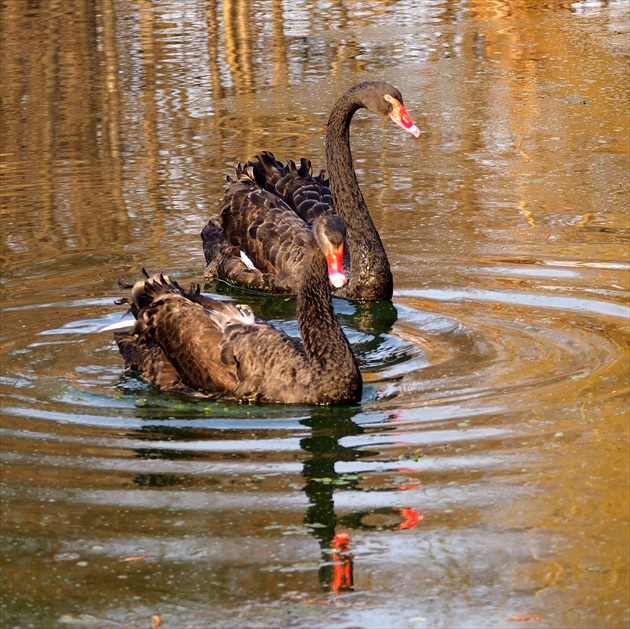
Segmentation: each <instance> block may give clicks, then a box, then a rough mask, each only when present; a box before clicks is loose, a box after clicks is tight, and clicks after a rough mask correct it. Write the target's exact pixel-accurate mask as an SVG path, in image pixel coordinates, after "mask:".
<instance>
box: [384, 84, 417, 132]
mask: <svg viewBox="0 0 630 629" xmlns="http://www.w3.org/2000/svg"><path fill="white" fill-rule="evenodd" d="M383 98H384V99H385V100H386V101H387V102H388V103H389V104H390V106H391V109H390V111H389V113H388V115H389V117H390V118H391V120H392V122H393V123H394V124H397V125H398V126H399V127H400V128H401V129H404V130H405V131H406V132H407V133H411V135H413V136H414V137H416V138H417V137H418V136H419V135H420V129H418V127H416V125H415V124H414V122H413V120H412V119H411V116H410V115H409V112H408V111H407V108H406V107H405V106H404V105H403V103H402V96H401V97H400V99H398V98H396V97H395V96H393V95H392V94H384V95H383Z"/></svg>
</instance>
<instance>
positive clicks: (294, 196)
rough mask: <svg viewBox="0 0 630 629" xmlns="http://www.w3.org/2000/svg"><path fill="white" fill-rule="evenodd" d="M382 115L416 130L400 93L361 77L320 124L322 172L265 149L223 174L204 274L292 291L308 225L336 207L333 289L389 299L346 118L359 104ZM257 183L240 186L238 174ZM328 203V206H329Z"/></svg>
mask: <svg viewBox="0 0 630 629" xmlns="http://www.w3.org/2000/svg"><path fill="white" fill-rule="evenodd" d="M363 107H365V108H367V109H369V110H370V111H372V112H374V113H377V114H381V115H383V116H389V117H390V118H391V119H392V120H393V121H394V122H395V123H396V124H397V125H398V126H400V127H401V128H402V129H404V130H405V131H407V132H409V133H411V134H412V135H414V136H416V137H417V136H418V135H420V131H419V129H418V127H416V125H415V124H414V123H413V121H412V120H411V118H410V117H409V114H408V113H407V110H406V109H405V106H404V105H403V100H402V96H401V94H400V92H399V91H398V90H397V89H396V88H395V87H392V86H391V85H389V83H385V82H384V81H370V82H366V83H361V84H360V85H357V86H355V87H353V88H351V89H350V90H348V91H347V92H345V93H344V94H343V95H342V96H341V97H340V98H339V100H338V101H337V102H336V103H335V106H334V107H333V110H332V113H331V114H330V118H329V120H328V126H327V128H326V159H327V162H328V175H329V177H330V188H329V187H328V179H326V178H325V176H324V175H323V173H322V174H321V175H318V176H313V175H312V172H311V164H310V162H309V161H308V160H306V159H302V160H301V163H300V167H299V168H298V167H296V165H295V163H293V162H291V161H289V162H287V166H283V165H282V164H280V163H279V162H278V161H276V159H275V157H274V156H273V154H272V153H269V152H264V153H261V154H260V155H257V156H256V158H255V159H254V160H252V161H250V162H248V163H246V164H245V165H241V164H239V165H238V166H237V168H236V177H233V178H232V177H230V178H228V181H229V184H228V186H227V188H226V191H225V195H224V197H223V201H222V203H221V211H220V220H214V219H211V220H210V221H209V222H208V224H207V225H206V227H205V228H204V229H203V231H202V233H201V239H202V241H203V248H204V254H205V257H206V262H207V268H206V275H207V277H208V278H209V279H212V278H213V277H215V276H216V277H218V278H219V279H223V280H225V281H227V282H229V283H231V284H235V285H238V286H244V287H248V288H252V289H257V290H266V291H270V292H280V293H295V292H297V287H298V283H299V277H300V270H299V269H300V266H301V265H302V259H303V257H304V255H305V254H304V249H303V247H304V243H305V242H307V241H308V238H309V231H310V227H309V225H310V224H312V222H313V220H314V219H315V218H316V217H317V216H320V215H321V214H324V213H330V212H335V211H336V212H337V214H339V216H341V217H342V218H343V220H344V221H345V223H346V227H347V248H348V253H349V258H350V264H349V266H350V273H349V280H348V282H347V284H346V285H345V286H344V287H343V288H341V289H338V290H337V291H336V293H335V294H336V295H337V296H339V297H346V298H348V299H364V300H374V299H391V297H392V290H393V283H392V273H391V270H390V267H389V261H388V259H387V255H386V254H385V249H384V247H383V243H382V242H381V239H380V236H379V235H378V232H377V231H376V227H375V226H374V223H373V221H372V218H371V216H370V214H369V212H368V209H367V206H366V203H365V200H364V199H363V195H362V194H361V190H360V188H359V184H358V182H357V177H356V174H355V172H354V168H353V165H352V154H351V152H350V122H351V120H352V116H353V115H354V113H355V112H356V111H357V110H358V109H361V108H363ZM243 174H246V175H248V177H249V178H251V179H254V180H255V181H256V182H257V183H258V186H257V187H254V188H252V187H251V186H246V187H244V186H242V185H241V182H240V178H241V175H243ZM333 207H334V209H333Z"/></svg>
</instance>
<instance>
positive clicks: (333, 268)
mask: <svg viewBox="0 0 630 629" xmlns="http://www.w3.org/2000/svg"><path fill="white" fill-rule="evenodd" d="M326 262H327V263H328V279H329V280H330V283H331V284H332V285H333V286H334V287H335V288H341V287H342V286H343V285H344V284H345V283H346V282H347V279H346V275H345V273H344V272H343V243H341V244H340V245H339V246H338V247H335V246H334V245H333V244H332V243H328V251H327V252H326Z"/></svg>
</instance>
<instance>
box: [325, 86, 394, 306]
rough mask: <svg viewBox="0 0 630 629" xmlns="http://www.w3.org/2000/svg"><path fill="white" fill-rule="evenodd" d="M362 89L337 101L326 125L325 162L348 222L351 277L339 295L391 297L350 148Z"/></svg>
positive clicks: (338, 208) (381, 250) (383, 255)
mask: <svg viewBox="0 0 630 629" xmlns="http://www.w3.org/2000/svg"><path fill="white" fill-rule="evenodd" d="M364 106H365V105H364V103H363V101H362V99H361V94H360V92H354V91H352V90H351V91H350V92H346V93H345V94H344V95H343V96H341V98H339V100H338V101H337V102H336V104H335V106H334V107H333V110H332V112H331V114H330V117H329V119H328V126H327V127H326V161H327V168H328V175H329V178H330V191H331V193H332V197H333V201H334V202H335V209H336V211H337V214H339V216H341V218H343V220H344V222H345V223H346V227H347V229H348V231H347V238H346V240H347V243H348V250H349V254H350V270H351V273H350V280H349V281H348V284H347V285H346V287H344V289H342V290H341V291H339V292H338V294H339V295H342V296H344V297H348V298H349V299H390V298H391V296H392V288H393V281H392V274H391V270H390V267H389V261H388V259H387V254H386V253H385V248H384V247H383V243H382V241H381V238H380V236H379V234H378V231H377V230H376V227H375V226H374V222H373V221H372V217H371V216H370V213H369V211H368V208H367V205H366V203H365V199H364V198H363V194H362V193H361V189H360V188H359V182H358V180H357V176H356V173H355V171H354V166H353V163H352V151H351V150H350V123H351V121H352V117H353V116H354V114H355V112H356V111H357V110H358V109H361V108H362V107H364Z"/></svg>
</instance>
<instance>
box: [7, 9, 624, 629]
mask: <svg viewBox="0 0 630 629" xmlns="http://www.w3.org/2000/svg"><path fill="white" fill-rule="evenodd" d="M0 11H1V19H2V24H1V29H0V37H1V44H2V67H1V71H2V118H1V122H0V125H1V126H0V131H1V141H2V162H1V170H0V174H1V176H2V180H1V183H2V233H1V241H2V476H1V487H2V494H1V498H2V570H1V586H2V587H1V595H2V610H1V616H0V624H1V625H2V627H3V628H4V627H7V628H8V627H63V626H68V625H70V626H87V627H89V626H95V627H110V626H112V627H120V626H125V627H127V626H131V627H151V626H152V625H155V624H156V623H157V619H156V618H155V616H159V618H160V619H161V621H162V626H163V627H178V628H179V627H208V626H212V627H281V626H291V627H365V628H389V627H396V628H398V627H403V628H407V627H409V628H414V629H415V628H419V627H512V626H515V627H517V626H518V627H522V626H525V625H526V626H527V627H624V626H628V623H629V622H630V618H629V613H628V585H629V583H628V553H629V543H628V542H629V531H628V392H629V387H628V376H629V374H628V358H629V356H628V321H629V319H628V314H629V310H628V290H629V273H628V271H629V264H628V262H629V261H628V193H629V190H630V177H629V170H628V137H629V135H628V126H629V125H628V111H629V110H628V104H629V103H628V52H629V46H628V23H629V22H628V18H629V8H628V3H627V2H619V1H610V2H590V1H589V2H575V3H570V2H549V3H546V4H545V3H538V2H530V1H527V0H524V1H522V2H517V1H514V2H512V1H504V2H502V1H486V0H483V1H482V0H478V1H474V0H472V1H471V2H468V3H461V2H446V1H439V0H437V1H428V0H427V1H421V2H417V1H412V0H406V1H404V0H402V1H400V2H366V1H362V0H357V1H353V2H338V1H336V0H330V1H327V2H305V1H302V0H295V1H292V2H284V3H282V2H280V1H277V0H276V1H263V0H258V1H254V0H252V1H250V2H247V1H246V0H232V1H228V0H224V1H223V2H219V1H216V0H215V1H213V0H208V2H206V3H202V2H194V1H191V2H187V3H179V2H168V1H161V2H147V1H146V0H139V1H138V2H130V1H127V0H117V1H113V2H112V1H111V0H96V1H95V2H84V1H82V0H78V1H77V2H70V3H62V2H49V3H37V2H34V3H33V2H31V3H23V2H18V1H17V0H6V1H5V2H4V3H3V4H2V8H1V9H0ZM374 78H383V79H386V80H388V81H390V82H391V83H394V84H395V85H397V86H398V87H399V88H400V89H401V91H402V93H403V95H404V97H405V103H406V105H407V107H408V109H409V111H410V112H411V113H412V115H413V116H414V117H415V118H416V120H417V122H418V124H419V125H420V126H421V128H422V129H423V131H424V133H423V135H422V136H421V137H420V138H419V139H418V140H417V141H416V140H414V139H413V138H411V137H410V136H407V135H406V134H403V133H401V132H400V131H399V130H398V129H397V128H395V127H394V126H393V125H391V124H389V123H388V124H384V125H382V124H381V123H380V122H379V121H378V120H375V119H374V118H373V117H372V116H370V115H368V114H365V113H359V114H358V115H357V116H356V118H355V121H354V123H353V127H352V129H353V132H352V142H353V151H354V156H355V166H356V168H357V172H358V176H359V180H360V182H361V185H362V188H363V191H364V194H365V197H366V199H367V202H368V205H369V207H370V209H371V212H372V216H373V218H374V221H375V223H376V225H377V227H378V229H379V231H380V233H381V236H382V238H383V241H384V243H385V246H386V248H387V251H388V255H389V258H390V260H391V263H392V268H393V273H394V282H395V293H394V299H393V306H391V305H389V304H382V303H381V304H370V305H361V304H354V303H351V302H347V301H342V300H336V301H335V307H336V310H337V312H338V314H339V316H340V317H341V319H342V322H343V325H344V328H345V330H346V332H347V334H348V336H349V338H350V339H351V342H352V344H353V346H354V347H355V350H356V352H357V355H358V357H359V360H360V363H361V367H362V370H363V373H364V378H365V381H366V386H365V390H364V396H363V400H362V403H361V404H360V405H357V406H353V407H345V408H336V409H327V408H309V407H288V406H256V405H251V406H250V405H245V404H243V405H238V404H233V403H225V402H223V401H212V400H201V401H194V400H193V401H191V400H188V399H185V398H179V397H177V396H175V395H172V394H164V393H160V392H159V391H157V390H155V389H154V388H152V387H150V386H148V385H147V384H145V383H144V382H143V381H141V380H139V379H138V378H136V377H135V376H133V375H129V374H127V375H124V374H123V373H122V360H121V358H120V356H119V355H118V353H117V351H116V347H115V345H114V343H113V340H112V335H111V333H100V332H99V330H100V328H102V327H103V326H105V325H107V324H109V323H112V322H114V321H117V320H118V319H119V318H120V316H121V314H122V310H121V306H117V305H115V304H114V299H116V298H117V297H119V296H121V294H122V292H121V290H120V289H119V288H118V285H117V282H118V280H119V279H122V280H124V281H132V280H134V279H136V278H137V277H138V274H139V271H140V269H141V267H142V266H146V268H147V269H149V270H150V271H151V272H156V271H165V272H168V273H170V274H171V275H173V276H174V277H175V278H177V279H178V280H181V281H182V282H188V281H189V280H192V281H201V279H202V275H203V263H204V261H203V255H202V251H201V242H200V239H199V232H200V230H201V228H202V226H203V224H204V222H205V221H206V220H207V218H208V217H210V216H214V215H216V212H217V203H218V200H219V199H220V196H221V194H222V190H223V185H224V176H225V174H226V173H227V172H228V171H229V167H228V164H229V163H231V162H235V161H237V160H239V159H240V160H242V159H246V158H248V157H249V156H251V155H253V154H254V153H256V152H257V151H260V150H264V149H267V150H272V151H274V152H275V153H276V155H277V156H278V157H281V158H284V157H290V158H293V159H297V158H299V157H300V156H302V155H307V156H309V157H310V158H311V159H312V160H313V162H314V166H315V168H316V169H320V168H322V167H324V165H325V164H324V142H323V136H324V129H325V124H326V120H327V116H328V113H329V110H330V108H331V106H332V103H333V102H334V100H335V98H336V97H337V96H338V95H339V94H340V93H341V92H342V91H343V90H344V89H346V88H347V87H349V86H351V85H353V84H354V83H357V82H359V81H362V80H367V79H374ZM205 290H206V291H208V292H210V293H219V294H220V295H221V296H222V298H224V299H235V300H238V301H240V302H243V301H245V302H247V303H249V304H250V305H251V306H252V308H253V309H254V310H255V311H256V312H257V313H258V314H260V315H261V316H264V317H266V318H268V319H270V320H272V321H274V322H275V323H277V324H278V325H279V326H281V327H283V328H284V329H286V330H288V331H289V332H291V333H297V326H296V324H295V320H294V319H295V305H294V302H293V300H292V299H291V298H284V297H263V296H257V295H250V294H247V293H243V292H235V291H231V290H228V289H227V288H226V287H224V286H206V288H205Z"/></svg>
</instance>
